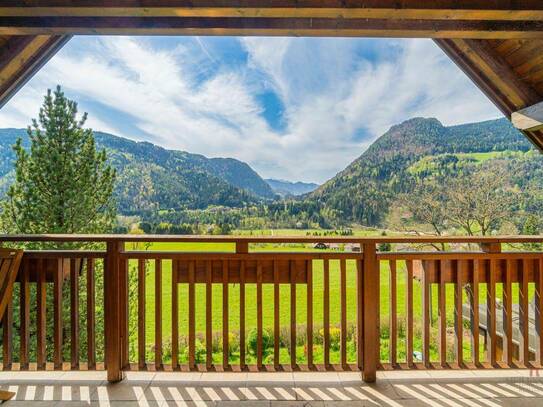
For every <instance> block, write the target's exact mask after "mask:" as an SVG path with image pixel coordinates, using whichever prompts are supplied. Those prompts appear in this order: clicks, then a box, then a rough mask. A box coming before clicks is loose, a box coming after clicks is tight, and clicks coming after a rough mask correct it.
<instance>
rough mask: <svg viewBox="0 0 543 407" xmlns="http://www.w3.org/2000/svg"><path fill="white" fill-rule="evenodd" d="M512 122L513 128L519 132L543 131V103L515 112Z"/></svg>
mask: <svg viewBox="0 0 543 407" xmlns="http://www.w3.org/2000/svg"><path fill="white" fill-rule="evenodd" d="M511 121H512V122H513V126H515V127H516V128H517V129H519V130H523V131H536V130H541V129H543V102H540V103H536V104H535V105H533V106H529V107H527V108H525V109H522V110H519V111H518V112H513V114H512V115H511Z"/></svg>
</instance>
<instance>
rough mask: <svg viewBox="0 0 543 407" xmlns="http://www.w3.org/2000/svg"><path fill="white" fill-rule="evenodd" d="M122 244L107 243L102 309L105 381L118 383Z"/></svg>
mask: <svg viewBox="0 0 543 407" xmlns="http://www.w3.org/2000/svg"><path fill="white" fill-rule="evenodd" d="M122 246H123V243H122V242H118V241H108V242H107V254H106V260H105V268H104V308H105V323H104V325H105V326H104V335H105V345H106V349H105V353H106V357H105V358H106V368H107V380H108V381H109V382H118V381H121V380H122V379H123V372H122V343H123V338H122V337H121V336H122V332H123V329H122V326H123V324H124V322H123V321H121V319H122V316H123V313H122V310H121V307H123V306H124V305H123V304H121V302H122V300H123V298H124V297H123V296H122V295H121V287H122V283H121V278H122V276H121V266H120V262H121V261H120V260H121V259H120V253H121V249H122Z"/></svg>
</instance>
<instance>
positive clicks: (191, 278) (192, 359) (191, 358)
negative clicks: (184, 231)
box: [189, 261, 196, 369]
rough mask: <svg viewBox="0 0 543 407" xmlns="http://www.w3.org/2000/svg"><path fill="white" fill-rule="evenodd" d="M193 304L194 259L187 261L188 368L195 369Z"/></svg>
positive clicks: (194, 312)
mask: <svg viewBox="0 0 543 407" xmlns="http://www.w3.org/2000/svg"><path fill="white" fill-rule="evenodd" d="M195 308H196V307H195V304H194V261H191V262H190V263H189V368H190V369H195V368H196V362H195V352H194V351H195V345H196V343H195V342H196V333H195V319H196V309H195Z"/></svg>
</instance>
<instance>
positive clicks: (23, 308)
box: [19, 261, 30, 369]
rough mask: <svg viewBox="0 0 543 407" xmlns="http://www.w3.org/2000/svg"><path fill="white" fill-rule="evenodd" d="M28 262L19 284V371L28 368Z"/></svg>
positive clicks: (21, 273) (25, 263)
mask: <svg viewBox="0 0 543 407" xmlns="http://www.w3.org/2000/svg"><path fill="white" fill-rule="evenodd" d="M28 263H29V262H28V261H25V262H24V266H23V268H22V270H20V271H19V273H20V275H21V284H20V289H19V295H20V297H19V298H20V302H19V315H20V317H19V322H20V325H21V345H20V352H19V354H20V362H21V369H26V368H28V362H29V359H28V355H29V341H30V284H29V282H28V274H29V270H28V266H29V264H28Z"/></svg>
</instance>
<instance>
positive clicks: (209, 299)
mask: <svg viewBox="0 0 543 407" xmlns="http://www.w3.org/2000/svg"><path fill="white" fill-rule="evenodd" d="M211 281H212V276H211V262H210V261H206V367H207V368H208V369H211V366H212V365H213V343H212V342H213V314H212V310H213V284H212V283H211Z"/></svg>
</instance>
